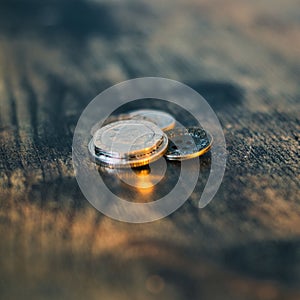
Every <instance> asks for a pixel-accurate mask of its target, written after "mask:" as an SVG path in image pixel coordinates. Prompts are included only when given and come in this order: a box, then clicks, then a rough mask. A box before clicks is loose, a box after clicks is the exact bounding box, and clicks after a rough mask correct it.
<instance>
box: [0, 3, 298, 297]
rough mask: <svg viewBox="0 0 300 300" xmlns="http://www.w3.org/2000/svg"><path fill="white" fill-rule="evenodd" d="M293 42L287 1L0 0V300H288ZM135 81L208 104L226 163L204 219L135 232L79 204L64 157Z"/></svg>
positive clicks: (186, 217)
mask: <svg viewBox="0 0 300 300" xmlns="http://www.w3.org/2000/svg"><path fill="white" fill-rule="evenodd" d="M299 29H300V10H299V1H297V0H285V1H283V0H272V1H271V0H252V1H246V0H210V1H208V0H186V1H183V0H181V1H179V0H172V1H171V0H163V1H157V0H152V1H145V0H139V1H138V0H127V1H117V0H110V1H100V0H94V1H91V0H52V1H51V0H43V1H38V0H0V298H1V299H21V298H22V299H83V298H87V299H105V300H115V299H117V300H123V299H124V300H125V299H130V300H132V299H139V300H144V299H146V300H148V299H172V300H177V299H180V300H181V299H209V300H211V299H222V300H226V299H230V300H232V299H266V300H272V299H295V300H296V299H300V288H299V281H300V202H299V200H300V197H299V129H300V128H299V124H300V122H299V108H300V105H299V103H300V102H299V95H300V88H299V76H300V64H299V58H300V30H299ZM143 76H159V77H166V78H170V79H175V80H178V81H181V82H183V83H185V84H187V85H189V86H191V87H192V88H194V89H195V90H196V91H197V92H199V93H200V94H201V95H202V96H204V97H205V98H206V99H207V101H208V102H209V103H210V105H211V106H212V108H213V109H214V110H215V112H216V114H217V115H218V117H219V119H220V121H221V123H222V126H223V128H224V133H225V137H226V140H227V149H228V164H227V170H226V174H225V177H224V181H223V184H222V187H221V189H220V190H219V192H218V194H217V195H216V197H215V199H214V200H213V201H212V203H211V204H210V205H209V206H208V207H206V208H205V209H203V210H198V209H197V199H198V197H199V193H198V192H195V193H194V194H192V196H191V198H190V199H189V200H188V201H187V202H186V203H185V204H184V205H183V206H182V207H181V208H180V209H179V210H178V211H176V212H175V213H173V214H172V215H171V216H169V217H168V218H165V219H163V220H160V221H157V222H154V223H149V224H141V225H134V224H126V223H121V222H117V221H114V220H111V219H109V218H107V217H105V216H104V215H102V214H101V213H99V212H98V211H96V210H95V209H94V208H93V207H92V206H91V205H90V204H89V203H88V202H87V200H85V198H84V196H83V195H82V194H81V192H80V190H79V188H78V186H77V183H76V180H75V177H74V174H73V167H72V160H71V151H72V150H71V146H72V137H73V131H74V128H75V126H76V123H77V120H78V118H79V116H80V114H81V113H82V110H83V109H84V108H85V106H86V105H87V104H88V103H89V102H90V101H91V100H92V99H93V98H94V97H95V96H96V95H97V94H99V93H100V92H101V91H103V90H104V89H105V88H108V87H110V86H112V85H114V84H116V83H119V82H121V81H124V80H127V79H131V78H136V77H143ZM182 105H183V106H184V103H182ZM209 159H210V157H209V155H208V156H205V157H204V158H202V160H201V162H202V166H203V168H204V171H205V172H207V171H208V170H209Z"/></svg>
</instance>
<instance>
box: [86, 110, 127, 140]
mask: <svg viewBox="0 0 300 300" xmlns="http://www.w3.org/2000/svg"><path fill="white" fill-rule="evenodd" d="M130 119H132V116H131V115H129V114H120V115H111V116H109V117H108V118H106V119H104V120H101V121H99V122H97V123H96V124H95V125H94V126H93V127H92V129H91V131H90V132H91V135H94V134H95V132H96V131H97V130H98V129H100V128H101V127H103V126H105V125H108V124H110V123H113V122H117V121H124V120H130Z"/></svg>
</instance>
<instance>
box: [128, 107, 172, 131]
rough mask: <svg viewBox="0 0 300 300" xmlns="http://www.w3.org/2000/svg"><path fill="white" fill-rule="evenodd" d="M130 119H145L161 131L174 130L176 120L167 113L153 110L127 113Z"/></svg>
mask: <svg viewBox="0 0 300 300" xmlns="http://www.w3.org/2000/svg"><path fill="white" fill-rule="evenodd" d="M129 115H131V117H132V118H135V119H146V120H148V121H151V122H153V123H154V124H156V125H157V126H158V127H160V129H161V130H164V131H166V130H169V129H172V128H174V126H175V123H176V120H175V119H174V118H173V117H172V116H171V115H170V114H168V113H166V112H164V111H160V110H154V109H140V110H136V111H132V112H130V113H129Z"/></svg>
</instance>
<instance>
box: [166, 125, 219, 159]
mask: <svg viewBox="0 0 300 300" xmlns="http://www.w3.org/2000/svg"><path fill="white" fill-rule="evenodd" d="M166 134H167V136H168V138H169V146H168V150H167V152H166V154H165V156H166V158H167V159H169V160H185V159H190V158H194V157H197V156H200V155H203V154H204V153H206V152H207V151H209V150H210V148H211V146H212V142H213V139H212V136H211V135H210V134H208V133H207V132H206V131H205V130H203V129H202V128H201V127H188V128H174V129H172V130H169V131H167V132H166Z"/></svg>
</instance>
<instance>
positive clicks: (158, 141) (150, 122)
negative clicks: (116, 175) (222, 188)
mask: <svg viewBox="0 0 300 300" xmlns="http://www.w3.org/2000/svg"><path fill="white" fill-rule="evenodd" d="M101 123H103V124H104V126H103V127H101V125H100V123H97V124H96V125H95V126H93V128H92V130H91V133H92V135H93V138H92V139H91V141H90V143H89V151H90V154H91V156H92V158H93V160H94V161H96V162H97V163H100V164H101V165H104V166H108V167H113V168H128V167H138V166H143V165H147V164H149V163H151V162H154V161H155V160H157V159H159V158H160V157H162V156H163V155H165V157H166V158H167V159H169V160H183V159H189V158H193V157H197V156H200V155H202V154H204V153H205V152H207V151H208V150H209V149H210V147H211V145H212V138H211V136H210V135H209V134H207V133H206V132H205V131H204V130H203V129H202V128H201V127H189V128H183V127H175V125H176V120H175V119H174V118H173V117H172V116H171V115H170V114H168V113H166V112H162V111H157V110H150V109H145V110H137V111H133V112H130V113H128V114H122V115H119V116H113V117H109V118H108V119H106V120H105V121H104V122H101ZM174 127H175V128H174Z"/></svg>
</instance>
